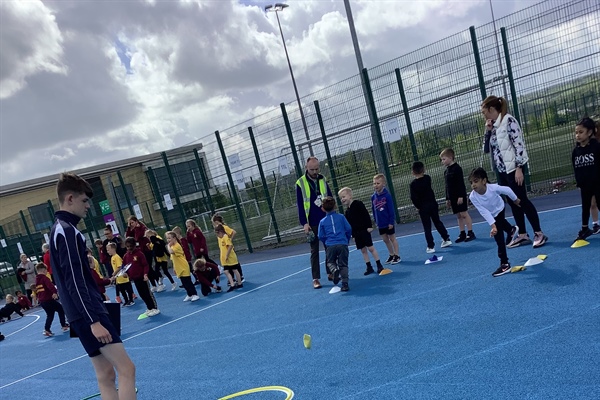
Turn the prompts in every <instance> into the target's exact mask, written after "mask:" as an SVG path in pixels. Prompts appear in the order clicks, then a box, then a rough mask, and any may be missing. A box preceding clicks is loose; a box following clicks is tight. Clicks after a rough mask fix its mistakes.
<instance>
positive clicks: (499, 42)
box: [0, 0, 600, 262]
mask: <svg viewBox="0 0 600 400" xmlns="http://www.w3.org/2000/svg"><path fill="white" fill-rule="evenodd" d="M598 26H600V2H598V1H597V0H576V1H568V2H555V1H547V2H544V3H540V4H537V5H534V6H532V7H529V8H527V9H524V10H522V11H519V12H517V13H514V14H512V15H509V16H506V17H504V18H501V19H498V20H496V21H495V26H494V24H493V23H489V24H485V25H483V26H480V27H477V28H470V29H465V30H463V31H461V32H458V33H456V34H454V35H451V36H449V37H447V38H445V39H442V40H440V41H438V42H435V43H432V44H430V45H428V46H426V47H423V48H421V49H419V50H416V51H413V52H411V53H409V54H405V55H403V56H401V57H398V58H395V59H393V60H390V61H388V62H386V63H384V64H381V65H379V66H376V67H373V68H371V69H370V70H369V71H368V76H369V82H368V83H369V87H370V88H371V95H372V98H373V101H374V108H371V109H369V107H368V106H367V105H368V101H367V98H368V97H370V96H367V95H366V93H365V88H366V87H367V86H366V85H364V83H363V78H362V77H361V74H357V75H354V76H352V77H349V78H347V79H344V80H342V81H340V82H338V83H336V84H333V85H331V86H328V87H325V88H323V89H320V90H318V91H316V92H314V93H311V94H309V95H306V96H304V97H302V98H301V104H302V108H303V112H304V115H305V120H306V130H305V129H304V125H303V123H302V120H301V117H300V110H299V107H298V104H297V102H296V101H292V102H289V103H287V104H284V105H283V106H274V107H273V108H272V109H271V110H269V111H267V112H265V113H263V114H261V115H257V116H255V117H253V118H252V119H250V120H246V121H243V122H241V123H239V124H237V125H234V126H232V127H230V128H227V129H222V128H221V129H219V138H220V140H221V146H220V145H219V143H218V141H217V136H216V135H215V133H211V132H203V133H202V135H201V136H202V137H201V138H200V139H199V140H198V141H197V143H195V144H191V145H189V146H186V147H185V148H179V149H173V150H170V151H168V152H167V153H166V155H165V157H160V158H159V159H157V160H153V161H151V162H146V163H144V165H143V166H140V167H139V170H137V171H133V170H129V169H124V170H123V171H122V173H117V172H111V173H107V174H104V175H103V176H101V177H98V178H93V179H92V182H91V183H92V186H93V188H94V192H95V193H96V195H95V196H94V199H93V209H92V211H91V212H90V216H89V217H88V218H86V220H85V221H83V222H82V224H81V225H80V229H81V230H82V232H84V233H85V234H86V235H87V237H88V238H89V240H90V246H91V247H93V246H92V243H93V240H94V239H96V238H99V237H102V236H103V227H104V224H105V222H106V215H107V214H106V213H105V212H106V211H107V210H108V209H107V208H106V205H107V204H108V208H109V209H110V214H111V218H112V220H114V223H115V224H116V226H117V227H118V229H119V231H121V232H123V231H124V230H125V228H126V220H127V218H128V217H129V216H130V215H136V216H141V218H142V221H143V222H144V223H146V225H148V227H150V228H154V229H156V230H158V231H159V234H164V232H165V231H166V230H168V229H171V228H173V227H174V226H175V225H177V226H180V227H181V228H182V229H183V231H184V233H185V219H187V218H193V219H194V220H196V222H197V223H198V225H199V226H200V227H201V229H202V230H203V231H205V234H206V236H207V238H208V241H209V248H210V249H211V250H212V256H213V257H216V256H217V255H216V253H217V247H216V239H215V236H214V233H213V228H212V224H211V217H212V215H213V214H214V213H219V214H221V215H222V216H223V218H224V219H225V221H226V223H227V224H228V225H230V226H231V227H232V228H233V229H235V230H236V232H237V233H238V236H236V238H235V244H236V248H237V249H239V250H242V249H250V248H252V247H258V246H261V245H267V244H269V245H270V244H274V243H278V242H279V241H287V240H289V239H301V238H302V233H301V227H300V226H299V222H298V212H297V207H296V188H295V181H296V179H297V178H298V174H302V173H304V164H305V162H306V159H307V158H308V157H309V156H310V155H314V156H316V157H318V158H319V160H320V162H321V164H320V165H321V172H322V173H323V174H324V175H325V176H326V177H327V178H328V180H329V183H330V185H331V187H332V189H336V188H337V189H339V188H342V187H345V186H348V187H351V188H352V189H353V191H354V196H355V198H357V199H360V200H362V201H364V202H365V203H367V204H368V203H369V198H370V195H371V193H372V178H373V176H374V175H375V174H376V173H379V172H383V171H382V169H383V167H384V165H383V164H382V163H383V162H385V163H387V167H388V169H389V173H390V177H391V179H392V183H393V186H394V188H395V196H396V202H397V205H398V207H399V210H400V216H401V217H402V219H403V220H405V221H406V220H408V219H411V218H415V217H416V213H415V210H414V208H413V207H412V205H411V204H410V200H409V196H408V185H409V183H410V181H411V180H412V176H411V173H410V167H411V164H412V162H413V161H414V160H420V161H422V162H424V164H425V167H426V171H427V173H428V174H429V175H431V177H432V179H433V185H434V190H435V193H436V195H437V197H438V198H439V199H440V201H442V200H443V197H444V183H443V171H444V170H443V167H442V166H441V164H440V161H439V153H440V151H441V150H442V149H444V148H446V147H452V148H453V149H454V150H455V152H456V154H457V161H458V162H459V163H460V164H461V166H462V168H463V170H464V171H465V172H467V173H468V171H470V170H471V169H473V168H475V167H478V166H484V167H486V168H487V169H488V170H489V168H490V158H489V156H485V155H483V152H482V137H483V124H484V121H483V118H482V116H481V112H480V104H481V100H482V98H483V96H485V95H497V96H504V97H506V98H507V100H508V102H509V105H510V107H509V112H511V113H512V114H513V115H515V116H516V117H517V118H518V119H519V121H520V123H521V125H522V127H523V131H524V134H525V138H526V142H527V149H528V153H529V156H530V163H529V164H530V165H529V167H530V168H529V181H530V184H531V186H530V187H531V189H532V191H533V193H532V194H533V195H536V194H541V193H548V192H551V191H552V189H553V188H554V187H555V183H556V182H558V181H562V182H564V183H565V185H566V186H569V185H572V184H573V173H572V167H571V159H570V154H571V151H572V148H573V146H574V139H573V127H574V123H575V121H577V120H578V119H580V118H581V117H583V116H591V117H593V118H596V119H598V118H600V29H598ZM400 84H401V85H400ZM401 87H402V90H401ZM317 106H318V110H319V111H320V113H318V112H317ZM284 111H285V116H286V117H287V123H286V118H285V117H284ZM375 115H376V116H377V117H378V120H379V126H378V128H379V129H375V128H376V127H375V126H374V125H373V122H372V121H374V116H375ZM319 117H320V119H319ZM409 121H410V123H409ZM249 127H250V128H251V129H252V133H253V135H254V139H255V143H256V147H253V146H252V142H251V139H250V132H249V130H248V128H249ZM377 131H380V132H381V136H382V137H381V139H382V140H381V142H382V143H383V148H380V147H379V146H380V145H379V142H380V141H379V139H378V137H377V135H376V134H377ZM323 133H324V135H325V140H323ZM194 149H195V151H194ZM326 149H328V150H329V153H330V156H331V157H330V158H328V157H327V151H326ZM222 151H223V152H224V153H225V156H223V154H222ZM258 159H260V167H261V168H260V169H259V163H258V161H257V160H258ZM165 160H166V163H165ZM227 168H229V171H230V174H227ZM261 169H262V172H263V176H262V177H261V174H260V171H261ZM334 175H335V177H336V183H337V185H334V182H333V179H332V178H333V176H334ZM263 177H264V179H263ZM266 193H268V196H267V195H266ZM236 197H237V202H236ZM50 200H51V202H52V204H53V206H52V208H54V209H57V208H58V205H57V201H56V199H50ZM103 202H104V203H103ZM101 203H103V204H104V205H101ZM48 209H50V207H49V206H48ZM43 213H44V205H43V204H42V205H39V206H36V207H33V208H32V207H30V208H28V209H27V210H23V215H24V220H25V221H26V224H27V226H28V227H29V228H30V234H29V235H28V234H27V232H26V231H27V230H26V229H25V223H24V222H23V217H22V216H21V215H20V214H17V215H15V216H11V217H9V218H7V219H6V220H4V221H0V226H1V227H2V228H3V232H0V235H1V236H2V238H3V239H5V240H6V242H7V243H8V247H7V248H6V249H4V248H3V249H0V261H3V260H7V259H8V260H11V261H13V262H14V261H15V260H16V259H18V254H17V252H18V251H17V245H16V243H21V245H22V246H24V251H28V252H32V253H33V254H37V253H39V248H40V246H41V243H43V234H44V233H45V232H47V230H48V226H47V224H46V225H44V224H45V223H47V222H48V221H45V222H44V218H43V217H42V214H43ZM7 249H8V250H7ZM15 257H16V258H15Z"/></svg>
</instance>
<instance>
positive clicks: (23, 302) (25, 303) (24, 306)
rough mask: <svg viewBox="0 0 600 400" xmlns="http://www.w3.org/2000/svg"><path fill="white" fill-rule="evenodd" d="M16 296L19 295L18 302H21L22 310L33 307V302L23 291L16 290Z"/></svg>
mask: <svg viewBox="0 0 600 400" xmlns="http://www.w3.org/2000/svg"><path fill="white" fill-rule="evenodd" d="M15 296H17V303H18V304H19V306H21V311H26V310H29V309H30V308H31V302H30V301H29V299H28V298H27V296H25V295H24V294H23V292H21V291H20V290H17V291H16V292H15Z"/></svg>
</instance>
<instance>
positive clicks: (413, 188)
mask: <svg viewBox="0 0 600 400" xmlns="http://www.w3.org/2000/svg"><path fill="white" fill-rule="evenodd" d="M412 174H413V176H414V177H415V179H414V180H413V181H412V182H411V183H410V200H411V201H412V203H413V205H414V206H415V207H416V208H417V211H419V217H421V223H422V224H423V230H424V231H425V239H426V240H427V250H426V251H427V253H433V252H435V243H434V242H433V235H432V234H431V222H432V221H433V224H434V225H435V229H437V231H438V233H439V234H440V236H441V237H442V240H443V241H442V247H448V246H450V245H451V244H452V241H451V240H450V235H448V231H447V230H446V227H445V226H444V224H443V223H442V221H441V220H440V215H439V207H438V203H437V200H436V199H435V194H434V193H433V189H432V188H431V177H430V176H429V175H425V166H424V165H423V163H422V162H421V161H415V162H414V163H413V165H412Z"/></svg>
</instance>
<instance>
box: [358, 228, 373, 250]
mask: <svg viewBox="0 0 600 400" xmlns="http://www.w3.org/2000/svg"><path fill="white" fill-rule="evenodd" d="M354 242H355V243H356V248H357V249H358V250H360V249H362V248H364V247H371V246H373V239H372V238H371V233H370V232H368V231H367V230H364V231H358V232H355V233H354Z"/></svg>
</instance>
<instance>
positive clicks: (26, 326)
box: [0, 314, 40, 389]
mask: <svg viewBox="0 0 600 400" xmlns="http://www.w3.org/2000/svg"><path fill="white" fill-rule="evenodd" d="M24 317H35V320H34V321H33V322H30V323H28V324H27V325H25V326H24V327H22V328H21V329H17V330H16V331H14V332H13V333H9V334H8V335H5V336H6V337H10V336H12V335H14V334H15V333H18V332H21V331H22V330H23V329H26V328H29V327H30V326H31V325H33V324H35V323H36V322H37V320H38V319H40V316H39V315H37V314H25V315H24ZM0 389H2V388H1V387H0Z"/></svg>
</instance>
